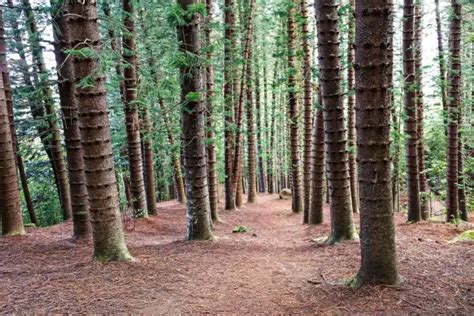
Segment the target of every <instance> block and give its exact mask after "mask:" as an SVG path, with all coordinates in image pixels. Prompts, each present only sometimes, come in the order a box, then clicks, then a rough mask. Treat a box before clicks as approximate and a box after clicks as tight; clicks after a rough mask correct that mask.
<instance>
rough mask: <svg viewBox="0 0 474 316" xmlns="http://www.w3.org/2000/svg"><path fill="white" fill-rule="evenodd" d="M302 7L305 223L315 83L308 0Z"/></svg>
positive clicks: (305, 217)
mask: <svg viewBox="0 0 474 316" xmlns="http://www.w3.org/2000/svg"><path fill="white" fill-rule="evenodd" d="M300 7H301V22H300V25H301V33H302V34H301V38H302V46H303V86H304V96H303V107H304V161H303V170H304V172H303V183H304V217H303V223H305V224H307V223H308V222H309V212H310V209H311V205H310V201H311V198H310V197H311V163H312V154H313V152H312V141H311V139H312V136H313V135H312V133H313V132H312V124H313V112H312V107H313V98H312V96H313V83H312V78H311V75H312V74H311V49H310V45H309V40H310V35H309V31H308V9H307V3H306V0H301V1H300Z"/></svg>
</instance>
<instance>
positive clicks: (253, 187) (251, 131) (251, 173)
mask: <svg viewBox="0 0 474 316" xmlns="http://www.w3.org/2000/svg"><path fill="white" fill-rule="evenodd" d="M254 1H255V0H250V8H249V12H248V14H253V11H254V8H253V6H254V5H255V4H254ZM247 23H253V20H251V19H249V20H248V22H247ZM247 28H251V29H253V25H250V26H247ZM252 42H253V41H252V34H250V39H249V44H248V48H247V49H248V53H247V58H248V59H247V61H246V68H247V69H246V75H245V77H246V78H245V85H246V86H245V91H246V93H247V98H246V102H247V107H246V110H247V160H248V190H247V202H248V203H256V202H257V182H256V180H257V172H256V169H257V168H256V152H255V126H254V125H255V122H254V114H253V102H254V100H253V90H252V89H254V85H253V80H252V78H253V70H252V63H253V57H252V56H253V52H252V45H253V43H252ZM257 102H260V101H257Z"/></svg>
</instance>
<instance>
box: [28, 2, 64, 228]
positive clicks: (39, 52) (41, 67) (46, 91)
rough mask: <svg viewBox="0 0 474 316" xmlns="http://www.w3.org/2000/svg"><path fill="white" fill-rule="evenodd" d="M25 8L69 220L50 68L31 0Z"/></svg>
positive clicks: (61, 191)
mask: <svg viewBox="0 0 474 316" xmlns="http://www.w3.org/2000/svg"><path fill="white" fill-rule="evenodd" d="M22 4H23V9H24V11H25V15H26V18H27V24H28V29H29V32H30V33H29V36H30V43H31V46H32V48H33V49H32V57H33V62H34V64H35V66H36V69H37V71H38V74H39V76H38V77H39V85H40V88H41V93H42V98H43V104H44V108H45V111H46V114H47V117H46V118H47V122H48V129H49V132H50V133H51V140H50V145H51V155H52V158H53V161H54V166H55V169H56V173H57V182H58V189H59V196H60V198H61V206H62V210H63V219H64V220H68V219H71V217H72V207H71V192H70V189H69V179H68V174H67V170H66V162H65V160H64V153H63V147H62V144H61V133H60V131H59V127H58V122H57V118H56V112H55V109H54V99H53V91H52V90H51V87H50V86H49V82H48V69H47V68H46V64H45V61H44V56H43V48H42V47H41V43H40V33H39V31H38V27H37V24H36V20H35V16H34V14H33V10H32V8H31V4H30V1H29V0H22Z"/></svg>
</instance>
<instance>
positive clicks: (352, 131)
mask: <svg viewBox="0 0 474 316" xmlns="http://www.w3.org/2000/svg"><path fill="white" fill-rule="evenodd" d="M354 10H355V0H350V10H349V33H348V40H347V64H348V66H347V84H348V90H349V94H348V97H347V112H348V113H347V118H348V122H347V128H348V135H347V143H348V146H349V175H350V178H351V180H350V181H351V200H352V211H353V212H354V213H358V212H359V188H358V185H357V182H358V181H357V162H356V148H357V147H356V127H355V103H356V101H355V98H356V96H355V91H354V85H355V82H354V35H355V34H354V33H355V18H354Z"/></svg>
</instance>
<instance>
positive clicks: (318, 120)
mask: <svg viewBox="0 0 474 316" xmlns="http://www.w3.org/2000/svg"><path fill="white" fill-rule="evenodd" d="M312 142H313V147H312V150H313V155H312V156H313V159H312V167H311V172H312V177H311V207H310V209H309V218H308V223H309V224H311V225H318V224H322V223H323V207H324V188H325V185H324V183H325V180H324V119H323V104H322V96H321V90H320V89H319V88H318V108H317V110H316V115H315V118H314V125H313V139H312Z"/></svg>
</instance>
